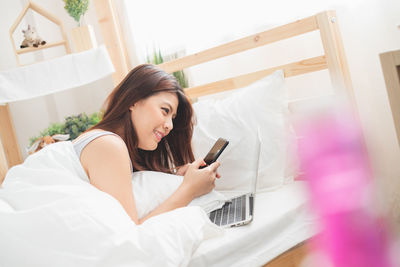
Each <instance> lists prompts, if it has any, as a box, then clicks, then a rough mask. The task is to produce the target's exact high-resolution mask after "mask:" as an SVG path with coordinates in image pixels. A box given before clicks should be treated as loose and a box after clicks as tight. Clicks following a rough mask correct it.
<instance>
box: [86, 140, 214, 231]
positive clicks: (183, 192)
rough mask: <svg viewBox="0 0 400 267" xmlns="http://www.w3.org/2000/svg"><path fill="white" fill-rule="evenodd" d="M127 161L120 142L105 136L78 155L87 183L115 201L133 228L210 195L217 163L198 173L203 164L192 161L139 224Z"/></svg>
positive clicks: (127, 158)
mask: <svg viewBox="0 0 400 267" xmlns="http://www.w3.org/2000/svg"><path fill="white" fill-rule="evenodd" d="M129 161H130V158H129V153H128V150H127V148H126V145H125V143H124V142H123V140H122V139H120V138H118V137H116V136H113V135H106V136H102V137H99V138H97V139H95V140H93V141H92V142H90V143H89V144H88V145H87V146H86V147H85V149H84V150H83V151H82V154H81V162H82V165H83V167H84V169H85V170H86V172H87V174H88V176H89V179H90V183H91V184H92V185H94V186H95V187H97V188H98V189H100V190H101V191H103V192H106V193H108V194H110V195H111V196H113V197H114V198H115V199H117V200H118V201H119V202H120V203H121V205H122V207H123V208H124V209H125V211H126V212H127V214H128V215H129V216H130V217H131V219H132V220H133V221H134V222H135V223H136V224H141V223H142V222H144V221H145V220H147V219H148V218H150V217H153V216H156V215H159V214H161V213H164V212H168V211H171V210H174V209H176V208H180V207H185V206H187V204H189V203H190V202H191V201H192V200H193V199H194V198H195V197H197V196H200V195H203V194H206V193H208V192H210V191H211V190H212V189H213V188H214V186H215V184H214V181H215V178H216V175H217V174H216V170H217V168H218V167H219V164H220V163H218V162H215V163H213V164H212V165H210V166H209V167H207V168H204V169H199V167H200V166H201V165H203V164H205V163H204V161H203V160H202V159H201V160H196V161H195V162H193V163H192V164H189V166H188V168H187V170H186V173H185V176H184V180H183V182H182V184H181V185H180V186H179V188H178V189H177V190H176V191H175V192H174V193H173V194H172V195H171V196H170V197H169V198H168V199H167V200H166V201H164V202H163V203H162V204H161V205H160V206H158V207H157V208H156V209H154V210H153V211H152V212H150V214H148V215H147V216H146V217H144V218H142V219H140V220H139V218H138V215H137V210H136V204H135V199H134V196H133V189H132V174H131V170H130V163H129Z"/></svg>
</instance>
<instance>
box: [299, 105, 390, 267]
mask: <svg viewBox="0 0 400 267" xmlns="http://www.w3.org/2000/svg"><path fill="white" fill-rule="evenodd" d="M297 130H298V134H299V136H300V140H299V153H300V162H301V167H302V171H303V172H304V173H305V178H306V180H308V182H309V191H310V194H311V201H312V204H311V205H312V206H313V208H314V211H315V212H316V213H317V215H318V216H319V218H320V228H321V233H320V234H319V235H318V236H317V237H316V238H315V240H314V242H313V243H312V248H313V249H314V250H315V251H317V252H318V253H319V254H321V253H322V255H323V256H324V258H326V260H328V261H329V265H332V266H335V267H368V266H370V267H387V266H392V264H391V263H390V260H389V245H388V235H387V228H386V227H385V225H384V221H383V220H380V219H379V216H378V215H377V211H376V210H375V209H374V208H373V207H372V206H373V205H372V204H373V200H372V197H373V196H372V187H371V182H372V172H371V168H370V165H369V160H368V156H367V153H366V149H365V146H364V143H363V141H362V140H363V137H362V135H361V130H360V126H359V125H358V124H357V123H356V120H355V119H353V117H352V114H348V113H344V112H343V113H341V114H339V113H334V112H325V114H324V115H321V116H318V117H315V118H314V119H312V120H309V121H307V122H305V121H303V122H302V123H300V124H298V129H297ZM317 266H318V264H317ZM320 266H322V265H320ZM324 266H328V265H325V264H324Z"/></svg>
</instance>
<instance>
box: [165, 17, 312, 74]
mask: <svg viewBox="0 0 400 267" xmlns="http://www.w3.org/2000/svg"><path fill="white" fill-rule="evenodd" d="M317 29H318V27H317V23H316V20H315V16H312V17H308V18H305V19H301V20H298V21H295V22H292V23H289V24H286V25H283V26H280V27H276V28H273V29H271V30H267V31H264V32H261V33H257V34H253V35H250V36H248V37H244V38H242V39H239V40H236V41H232V42H229V43H226V44H223V45H220V46H217V47H214V48H210V49H207V50H204V51H202V52H199V53H195V54H193V55H189V56H186V57H182V58H180V59H176V60H173V61H169V62H166V63H163V64H160V65H158V66H159V67H160V68H162V69H163V70H165V71H167V72H170V73H172V72H174V71H177V70H182V69H184V68H187V67H191V66H194V65H198V64H200V63H204V62H208V61H211V60H214V59H217V58H221V57H225V56H229V55H232V54H235V53H239V52H243V51H246V50H249V49H253V48H256V47H259V46H263V45H266V44H270V43H273V42H277V41H280V40H284V39H287V38H290V37H294V36H297V35H301V34H304V33H307V32H311V31H315V30H317Z"/></svg>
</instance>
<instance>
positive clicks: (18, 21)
mask: <svg viewBox="0 0 400 267" xmlns="http://www.w3.org/2000/svg"><path fill="white" fill-rule="evenodd" d="M30 4H31V3H30V2H29V3H28V4H27V5H26V6H25V7H24V9H23V10H22V11H21V13H20V14H19V16H18V18H17V19H16V20H15V22H14V24H13V25H12V26H11V28H10V35H12V34H13V33H14V32H15V29H16V28H17V27H18V25H19V23H20V22H21V20H22V19H23V18H24V16H25V14H26V12H28V9H29V7H30Z"/></svg>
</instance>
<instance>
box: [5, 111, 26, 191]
mask: <svg viewBox="0 0 400 267" xmlns="http://www.w3.org/2000/svg"><path fill="white" fill-rule="evenodd" d="M0 148H1V151H0V153H1V155H0V184H1V182H2V181H3V179H4V176H5V174H6V172H7V170H8V168H11V167H12V166H14V165H17V164H20V163H21V162H22V156H21V152H20V149H19V145H18V141H17V136H16V135H15V129H14V124H13V123H12V121H11V114H10V108H9V106H8V104H6V105H0Z"/></svg>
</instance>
